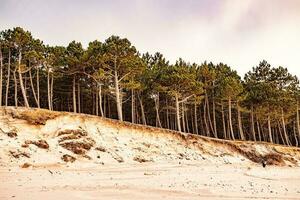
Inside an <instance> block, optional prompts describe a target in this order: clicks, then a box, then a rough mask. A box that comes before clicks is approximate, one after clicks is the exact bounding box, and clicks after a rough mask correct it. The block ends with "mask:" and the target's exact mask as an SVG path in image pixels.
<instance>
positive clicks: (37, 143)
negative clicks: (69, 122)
mask: <svg viewBox="0 0 300 200" xmlns="http://www.w3.org/2000/svg"><path fill="white" fill-rule="evenodd" d="M29 144H34V145H35V146H37V147H39V148H41V149H49V144H48V143H47V141H46V140H38V141H31V140H26V141H25V145H29ZM22 147H23V146H22Z"/></svg>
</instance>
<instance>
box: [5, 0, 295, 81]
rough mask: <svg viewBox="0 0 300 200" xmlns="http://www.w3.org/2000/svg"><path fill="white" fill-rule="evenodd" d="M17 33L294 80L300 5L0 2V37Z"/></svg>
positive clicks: (180, 0) (193, 0) (221, 0)
mask: <svg viewBox="0 0 300 200" xmlns="http://www.w3.org/2000/svg"><path fill="white" fill-rule="evenodd" d="M15 26H21V27H23V28H25V29H27V30H29V31H31V32H32V34H33V36H34V37H37V38H39V39H41V40H43V41H44V43H46V44H50V45H67V44H68V43H69V42H70V41H72V40H76V41H80V42H82V43H83V45H84V46H85V47H86V46H87V44H88V42H89V41H93V40H95V39H98V40H100V41H104V40H105V39H106V38H107V37H109V36H111V35H119V36H121V37H126V38H128V39H129V40H130V41H131V42H132V44H133V45H134V46H136V47H137V49H138V50H139V51H140V52H142V53H144V52H147V51H148V52H150V53H155V52H156V51H159V52H161V53H162V54H164V56H165V57H166V58H167V59H168V60H170V61H171V63H173V62H174V61H175V60H176V59H177V58H179V57H182V58H183V59H184V60H186V61H189V62H196V63H199V64H200V63H202V62H203V61H205V60H207V61H212V62H214V63H218V62H223V63H226V64H229V65H230V66H231V67H232V68H233V69H235V70H237V71H238V72H239V74H240V75H241V76H243V74H244V73H245V72H247V71H249V70H251V68H252V67H253V66H256V65H257V64H258V63H259V61H261V60H263V59H266V60H267V61H268V62H269V63H270V64H271V65H272V66H279V65H281V66H284V67H287V68H288V69H289V71H290V72H292V73H293V74H295V75H297V76H298V77H300V0H51V1H50V0H0V29H1V30H4V29H8V28H13V27H15Z"/></svg>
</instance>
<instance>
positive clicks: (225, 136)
mask: <svg viewBox="0 0 300 200" xmlns="http://www.w3.org/2000/svg"><path fill="white" fill-rule="evenodd" d="M221 113H222V124H223V135H224V139H227V133H226V124H225V114H224V105H223V103H222V102H221Z"/></svg>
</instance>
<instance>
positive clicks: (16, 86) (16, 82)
mask: <svg viewBox="0 0 300 200" xmlns="http://www.w3.org/2000/svg"><path fill="white" fill-rule="evenodd" d="M16 71H17V68H16V69H15V70H14V73H13V75H14V82H15V107H18V79H17V75H16Z"/></svg>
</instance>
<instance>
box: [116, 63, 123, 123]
mask: <svg viewBox="0 0 300 200" xmlns="http://www.w3.org/2000/svg"><path fill="white" fill-rule="evenodd" d="M116 67H117V66H116V61H115V70H114V82H115V93H116V104H117V112H118V119H119V120H120V121H123V113H122V100H121V97H120V88H119V78H118V73H117V69H116Z"/></svg>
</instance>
